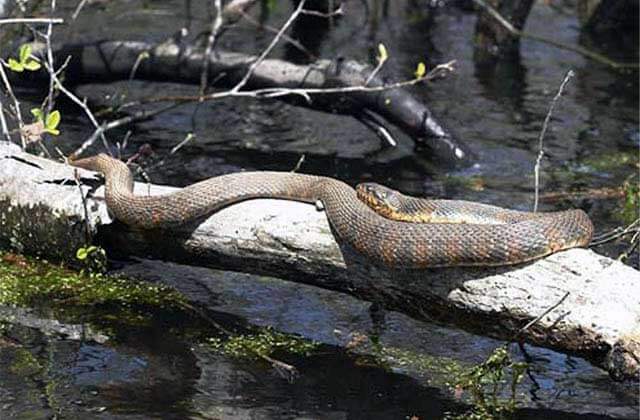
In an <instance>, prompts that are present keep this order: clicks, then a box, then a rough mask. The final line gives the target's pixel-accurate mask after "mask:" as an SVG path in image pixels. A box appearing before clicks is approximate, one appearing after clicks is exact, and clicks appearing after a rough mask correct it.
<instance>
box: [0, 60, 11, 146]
mask: <svg viewBox="0 0 640 420" xmlns="http://www.w3.org/2000/svg"><path fill="white" fill-rule="evenodd" d="M0 66H2V63H0ZM0 127H1V128H2V135H3V136H4V139H5V140H6V141H11V135H10V134H9V126H7V120H6V119H5V117H4V106H3V105H2V98H0Z"/></svg>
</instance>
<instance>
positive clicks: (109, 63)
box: [15, 41, 471, 165]
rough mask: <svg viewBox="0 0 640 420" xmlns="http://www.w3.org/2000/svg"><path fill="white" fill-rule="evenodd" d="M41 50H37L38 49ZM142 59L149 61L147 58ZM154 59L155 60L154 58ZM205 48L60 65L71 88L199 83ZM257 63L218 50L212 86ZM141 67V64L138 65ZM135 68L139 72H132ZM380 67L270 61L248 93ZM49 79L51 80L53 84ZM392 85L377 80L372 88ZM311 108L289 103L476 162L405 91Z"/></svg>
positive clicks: (75, 48) (70, 50) (158, 48)
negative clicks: (130, 82)
mask: <svg viewBox="0 0 640 420" xmlns="http://www.w3.org/2000/svg"><path fill="white" fill-rule="evenodd" d="M35 49H36V47H34V50H35ZM141 54H145V57H146V58H144V59H141V58H140V57H141ZM147 54H148V55H147ZM202 54H203V49H202V48H200V47H195V46H192V45H188V44H180V43H176V42H174V41H167V42H165V43H163V44H160V45H155V44H151V43H147V42H141V41H100V42H94V43H87V44H74V45H64V46H62V47H60V48H58V49H56V51H55V60H56V62H58V63H62V62H64V61H65V60H67V59H69V63H68V65H67V68H66V72H65V74H66V79H65V83H67V84H68V85H73V84H80V83H85V82H91V83H100V82H110V81H116V80H127V79H129V78H131V77H133V78H135V79H143V80H154V81H162V82H176V83H189V84H199V83H200V76H201V73H202V62H203V57H202ZM256 59H257V57H256V56H252V55H247V54H242V53H236V52H230V51H215V52H214V53H213V54H212V55H211V57H210V63H209V80H210V83H211V84H212V85H213V86H214V87H215V88H232V87H233V86H235V85H236V84H237V83H238V82H239V81H241V80H242V78H243V77H244V75H245V74H246V73H247V71H248V70H249V67H250V66H251V64H252V63H253V62H255V61H256ZM136 63H137V64H136ZM134 66H135V71H132V69H134ZM372 71H373V68H372V67H371V66H369V65H366V64H362V63H359V62H357V61H354V60H343V59H339V60H335V61H332V60H318V61H316V62H314V63H312V64H309V65H298V64H293V63H291V62H288V61H283V60H279V59H265V60H264V61H263V62H262V63H261V64H260V65H259V66H258V67H256V69H255V71H254V73H253V75H252V77H251V78H250V79H249V80H248V83H247V85H246V87H245V88H246V89H262V88H288V89H299V88H304V89H322V88H335V87H354V86H362V85H364V84H365V81H367V79H368V77H369V75H370V74H371V72H372ZM24 76H25V75H21V77H20V78H16V80H15V83H25V81H27V83H33V82H34V81H36V80H34V78H36V79H42V80H45V79H47V78H48V75H47V74H46V72H44V71H41V72H37V73H35V74H33V73H32V74H30V75H29V76H31V77H24ZM47 80H48V79H47ZM383 84H385V79H384V77H383V76H380V75H377V76H375V77H374V78H373V79H372V80H370V81H369V83H368V84H367V86H369V87H375V86H382V85H383ZM310 97H311V103H309V102H307V101H306V100H305V99H304V98H302V97H301V96H300V95H288V96H282V97H280V98H281V99H286V100H288V101H290V102H293V103H295V104H296V105H300V106H308V107H312V108H314V109H320V110H323V111H326V112H339V113H343V114H347V115H354V116H357V117H361V116H362V115H363V113H364V114H366V113H375V114H377V115H379V116H381V117H382V118H384V119H386V120H387V121H389V122H391V123H393V124H395V125H397V126H398V127H399V128H400V129H402V130H403V131H404V132H405V133H406V134H407V135H409V136H410V137H412V138H413V139H414V141H415V142H416V145H417V146H418V147H419V148H420V149H422V150H424V151H425V153H427V154H430V155H432V156H433V160H434V161H436V162H444V163H447V164H449V165H456V164H461V165H464V164H466V163H469V162H470V159H471V157H470V155H469V151H468V149H467V148H466V147H465V146H464V145H463V144H462V143H461V142H460V141H459V140H457V139H455V138H454V137H453V135H452V134H451V133H450V132H449V131H448V130H447V129H445V128H444V127H443V125H442V124H441V123H440V122H438V121H437V120H436V118H435V117H434V116H433V115H432V113H431V111H430V110H429V108H428V107H427V105H426V104H425V103H424V102H422V101H420V100H419V99H417V98H416V97H415V96H414V95H412V94H411V93H409V91H408V90H407V89H405V88H396V89H390V90H385V91H376V92H363V91H359V92H358V91H356V92H344V93H331V94H317V93H316V94H311V95H310Z"/></svg>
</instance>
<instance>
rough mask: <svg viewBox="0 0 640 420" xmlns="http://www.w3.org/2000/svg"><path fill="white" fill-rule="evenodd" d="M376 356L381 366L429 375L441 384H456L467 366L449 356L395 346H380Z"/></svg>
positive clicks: (430, 381)
mask: <svg viewBox="0 0 640 420" xmlns="http://www.w3.org/2000/svg"><path fill="white" fill-rule="evenodd" d="M374 356H375V357H376V359H377V361H378V362H379V364H380V365H381V366H386V367H394V368H396V369H398V368H401V369H402V368H405V369H407V370H411V371H415V372H418V373H420V374H422V375H425V376H428V377H429V379H428V382H429V383H431V384H433V383H437V384H439V385H449V386H451V384H454V383H455V382H456V381H457V380H458V378H459V377H460V375H462V373H463V372H464V371H465V368H466V367H465V366H464V365H462V364H461V363H460V362H458V361H457V360H454V359H451V358H448V357H436V356H431V355H428V354H423V353H416V352H413V351H409V350H403V349H398V348H395V347H384V346H379V347H377V349H376V350H375V351H374Z"/></svg>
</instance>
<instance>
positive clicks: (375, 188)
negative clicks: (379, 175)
mask: <svg viewBox="0 0 640 420" xmlns="http://www.w3.org/2000/svg"><path fill="white" fill-rule="evenodd" d="M356 192H357V193H358V198H359V199H360V201H362V202H364V203H365V204H366V205H367V206H369V207H371V209H373V210H374V211H375V212H376V213H378V214H380V215H381V216H384V217H390V215H392V214H394V213H396V212H398V211H399V210H400V193H399V192H398V191H395V190H392V189H391V188H388V187H385V186H384V185H380V184H376V183H374V182H365V183H362V184H358V186H356Z"/></svg>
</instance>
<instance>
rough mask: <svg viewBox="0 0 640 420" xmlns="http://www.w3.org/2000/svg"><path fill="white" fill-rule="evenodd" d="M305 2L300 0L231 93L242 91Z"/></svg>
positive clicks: (296, 16)
mask: <svg viewBox="0 0 640 420" xmlns="http://www.w3.org/2000/svg"><path fill="white" fill-rule="evenodd" d="M306 1H307V0H300V3H298V7H296V9H295V10H294V11H293V13H292V14H291V16H289V19H287V21H286V22H285V24H284V25H282V28H280V31H279V32H278V33H277V35H276V36H275V37H274V38H273V39H272V40H271V43H270V44H269V45H268V46H267V48H265V50H264V51H262V54H260V55H259V56H258V58H257V59H256V61H254V62H253V63H251V66H249V70H247V73H246V74H245V75H244V77H243V78H242V80H240V81H239V82H238V83H237V84H236V85H235V86H234V87H233V89H231V93H238V92H239V91H240V89H242V88H243V87H244V85H246V84H247V82H248V81H249V79H250V78H251V76H252V75H253V72H254V71H255V70H256V68H258V66H259V65H260V64H261V63H262V62H263V61H264V59H265V58H266V57H267V55H269V53H270V52H271V51H272V50H273V49H274V48H275V46H276V44H277V43H278V41H279V40H280V38H281V37H282V34H284V33H285V32H286V31H287V29H289V27H290V26H291V24H293V22H294V21H295V20H296V19H297V18H298V16H299V15H300V13H301V12H302V10H303V9H304V5H305V3H306Z"/></svg>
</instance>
